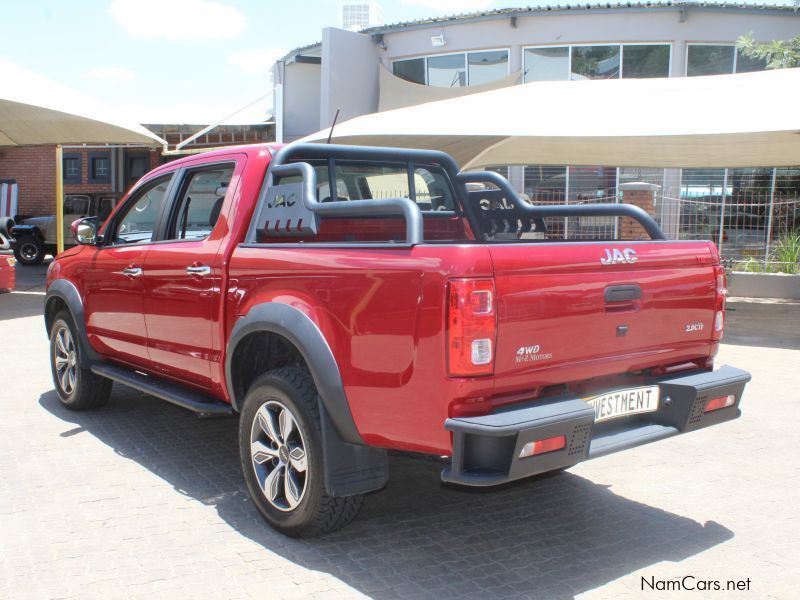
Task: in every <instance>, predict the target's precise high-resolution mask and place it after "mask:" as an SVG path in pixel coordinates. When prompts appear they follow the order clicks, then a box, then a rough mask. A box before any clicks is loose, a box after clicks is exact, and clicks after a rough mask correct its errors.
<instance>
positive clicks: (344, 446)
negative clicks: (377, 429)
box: [225, 302, 389, 496]
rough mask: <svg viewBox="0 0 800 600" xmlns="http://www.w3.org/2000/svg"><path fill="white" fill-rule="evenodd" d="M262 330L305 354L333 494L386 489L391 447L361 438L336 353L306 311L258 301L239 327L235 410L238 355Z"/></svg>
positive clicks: (231, 348)
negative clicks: (241, 345)
mask: <svg viewBox="0 0 800 600" xmlns="http://www.w3.org/2000/svg"><path fill="white" fill-rule="evenodd" d="M259 331H267V332H270V333H275V334H277V335H280V336H282V337H284V338H286V339H287V340H288V341H289V342H290V343H292V344H293V345H294V346H295V348H297V350H298V351H299V352H300V354H301V355H302V356H303V359H304V360H305V362H306V365H307V366H308V370H309V371H310V372H311V377H312V378H313V379H314V384H315V385H316V386H317V391H318V393H319V398H320V407H319V412H320V418H321V421H322V423H321V425H322V444H323V446H324V448H325V450H324V452H325V460H324V473H325V489H326V490H327V491H328V493H329V494H330V495H332V496H352V495H355V494H365V493H367V492H371V491H374V490H378V489H381V488H382V487H384V486H385V485H386V482H387V481H388V479H389V460H388V454H387V452H386V450H384V449H382V448H375V447H371V446H367V445H365V444H364V441H363V440H362V439H361V434H359V432H358V428H357V427H356V424H355V421H353V415H352V413H351V412H350V405H349V404H348V402H347V396H346V395H345V392H344V384H343V383H342V377H341V374H340V373H339V367H338V365H337V364H336V359H335V358H334V356H333V352H332V351H331V349H330V346H329V345H328V342H327V341H326V340H325V336H324V335H323V334H322V332H321V331H320V330H319V328H318V327H317V325H316V324H315V323H314V322H313V321H312V320H311V319H310V318H309V317H308V316H307V315H305V314H304V313H303V312H301V311H300V310H298V309H296V308H294V307H292V306H289V305H288V304H282V303H279V302H265V303H264V304H259V305H257V306H254V307H253V308H252V309H250V311H249V312H248V313H247V314H246V315H245V316H243V317H241V318H240V319H239V320H238V321H237V322H236V324H235V325H234V327H233V331H232V332H231V336H230V340H229V341H228V347H227V352H226V356H225V384H226V386H227V388H228V394H229V397H230V399H231V404H232V405H233V407H234V409H235V410H236V411H237V412H239V411H241V402H242V400H243V398H241V397H238V396H237V394H236V390H235V389H234V387H235V386H234V385H233V377H232V372H233V369H232V367H233V364H232V363H233V355H234V353H235V351H236V346H237V345H238V344H239V342H241V341H242V340H243V339H244V338H245V337H246V336H247V335H249V334H251V333H255V332H259Z"/></svg>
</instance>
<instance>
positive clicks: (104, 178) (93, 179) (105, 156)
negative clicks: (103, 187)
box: [86, 152, 114, 183]
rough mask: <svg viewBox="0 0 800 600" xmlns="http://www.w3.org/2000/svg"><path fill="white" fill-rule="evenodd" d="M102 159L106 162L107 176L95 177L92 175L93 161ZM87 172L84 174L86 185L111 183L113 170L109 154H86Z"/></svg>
mask: <svg viewBox="0 0 800 600" xmlns="http://www.w3.org/2000/svg"><path fill="white" fill-rule="evenodd" d="M99 158H103V159H106V160H107V161H108V175H105V176H101V177H95V174H94V161H95V160H97V159H99ZM88 161H89V165H88V167H89V168H88V170H87V173H86V181H87V182H88V183H111V171H112V170H113V168H114V165H113V164H112V159H111V152H89V154H88Z"/></svg>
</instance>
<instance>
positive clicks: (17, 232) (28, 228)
mask: <svg viewBox="0 0 800 600" xmlns="http://www.w3.org/2000/svg"><path fill="white" fill-rule="evenodd" d="M10 233H11V235H12V236H13V237H14V238H19V237H25V236H30V237H32V238H33V239H35V240H36V241H37V242H40V243H41V244H42V245H44V234H43V233H42V230H41V229H39V228H38V227H37V226H36V225H25V224H24V223H23V224H20V225H14V226H13V227H12V228H11V231H10Z"/></svg>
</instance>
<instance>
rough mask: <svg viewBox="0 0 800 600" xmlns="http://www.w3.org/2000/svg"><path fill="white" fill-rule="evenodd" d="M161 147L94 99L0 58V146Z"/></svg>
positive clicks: (139, 126) (154, 138)
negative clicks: (83, 145) (92, 145)
mask: <svg viewBox="0 0 800 600" xmlns="http://www.w3.org/2000/svg"><path fill="white" fill-rule="evenodd" d="M163 143H164V142H163V140H161V138H159V137H158V136H156V135H155V134H153V133H151V132H150V131H148V130H147V129H145V128H144V127H142V126H141V125H137V124H135V123H128V122H126V121H125V118H124V115H122V116H121V115H117V114H114V113H113V111H112V109H110V108H109V107H106V106H103V105H102V104H100V103H99V102H97V101H96V100H94V99H92V98H89V97H87V96H84V95H83V94H80V93H79V92H76V91H75V90H72V89H70V88H68V87H66V86H62V85H60V84H57V83H55V82H53V81H50V80H48V79H46V78H44V77H42V76H41V75H38V74H36V73H34V72H32V71H29V70H27V69H24V68H22V67H19V66H17V65H15V64H13V63H10V62H8V61H4V60H2V59H0V146H21V145H28V144H146V145H149V146H161V145H162V144H163Z"/></svg>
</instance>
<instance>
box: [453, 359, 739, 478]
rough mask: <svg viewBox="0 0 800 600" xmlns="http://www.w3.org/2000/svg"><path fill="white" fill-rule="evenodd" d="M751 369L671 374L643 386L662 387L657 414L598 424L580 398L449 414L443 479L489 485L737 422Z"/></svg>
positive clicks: (590, 407)
mask: <svg viewBox="0 0 800 600" xmlns="http://www.w3.org/2000/svg"><path fill="white" fill-rule="evenodd" d="M748 381H750V374H749V373H747V372H746V371H742V370H741V369H736V368H734V367H729V366H724V367H722V368H720V369H718V370H716V371H694V372H691V373H689V374H685V373H683V374H680V375H677V376H665V377H661V378H657V379H654V380H652V381H649V382H647V383H646V384H642V385H657V386H659V398H660V400H659V404H658V409H657V410H656V411H655V412H649V413H645V414H640V415H635V416H628V417H622V418H620V419H613V420H610V421H606V422H602V423H595V410H594V408H593V407H592V406H591V405H590V404H588V403H587V402H584V401H583V400H581V399H578V398H570V397H561V398H555V399H548V400H538V401H534V402H531V403H529V404H525V405H522V406H520V405H517V406H515V407H513V408H511V409H508V410H503V411H498V412H496V413H493V414H490V415H486V416H481V417H463V418H462V417H459V418H454V419H447V421H445V428H446V429H447V430H449V431H451V432H452V433H453V458H452V462H451V465H450V467H448V468H445V469H444V470H443V471H442V480H444V481H446V482H450V483H457V484H462V485H470V486H491V485H498V484H502V483H506V482H509V481H513V480H515V479H521V478H523V477H530V476H532V475H537V474H539V473H544V472H547V471H552V470H556V469H560V468H563V467H569V466H572V465H574V464H576V463H579V462H582V461H585V460H589V459H591V458H597V457H599V456H605V455H606V454H611V453H613V452H619V451H621V450H627V449H628V448H633V447H635V446H641V445H643V444H648V443H650V442H655V441H656V440H660V439H664V438H668V437H672V436H674V435H679V434H682V433H688V432H690V431H694V430H696V429H702V428H704V427H709V426H711V425H717V424H718V423H723V422H725V421H730V420H733V419H736V418H737V417H739V415H740V414H741V411H740V410H739V402H740V401H741V397H742V393H743V391H744V386H745V384H746V383H747V382H748ZM728 395H733V396H734V397H735V400H734V403H733V404H732V405H731V406H728V407H725V408H719V409H717V410H714V411H712V412H705V409H706V405H707V404H708V402H709V401H710V400H711V399H714V398H719V397H724V396H728ZM559 436H564V447H563V448H561V449H557V450H553V451H550V452H545V453H543V454H537V455H533V456H527V457H525V458H520V453H521V452H522V451H523V448H525V445H526V444H529V443H531V442H536V441H539V440H546V439H551V438H558V437H559Z"/></svg>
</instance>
